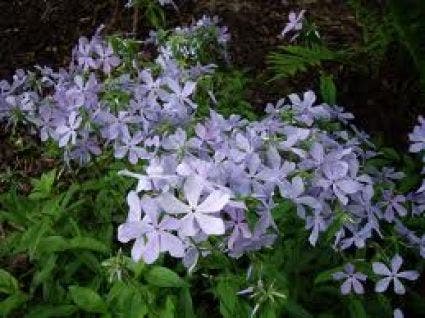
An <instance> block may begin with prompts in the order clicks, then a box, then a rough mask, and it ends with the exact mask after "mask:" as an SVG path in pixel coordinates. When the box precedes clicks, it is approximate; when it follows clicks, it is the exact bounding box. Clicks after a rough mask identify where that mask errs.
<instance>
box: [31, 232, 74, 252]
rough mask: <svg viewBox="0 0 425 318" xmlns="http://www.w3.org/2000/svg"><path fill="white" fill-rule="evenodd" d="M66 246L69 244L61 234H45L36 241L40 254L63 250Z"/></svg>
mask: <svg viewBox="0 0 425 318" xmlns="http://www.w3.org/2000/svg"><path fill="white" fill-rule="evenodd" d="M68 247H69V244H68V242H67V241H66V239H65V238H64V237H63V236H59V235H54V236H47V237H44V238H42V239H41V240H40V242H39V243H38V247H37V252H38V253H40V254H51V253H55V252H61V251H64V250H66V249H67V248H68Z"/></svg>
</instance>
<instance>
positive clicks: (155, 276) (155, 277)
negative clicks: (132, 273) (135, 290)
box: [146, 266, 186, 287]
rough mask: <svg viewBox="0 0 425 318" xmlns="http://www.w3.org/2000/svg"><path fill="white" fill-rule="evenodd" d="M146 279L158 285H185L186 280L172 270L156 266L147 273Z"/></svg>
mask: <svg viewBox="0 0 425 318" xmlns="http://www.w3.org/2000/svg"><path fill="white" fill-rule="evenodd" d="M146 280H147V282H148V283H149V284H151V285H153V286H157V287H184V286H186V282H185V281H184V280H183V279H182V278H181V277H180V276H179V275H177V274H176V273H175V272H173V271H172V270H170V269H168V268H166V267H161V266H155V267H153V268H152V269H151V270H150V271H149V272H148V273H147V274H146Z"/></svg>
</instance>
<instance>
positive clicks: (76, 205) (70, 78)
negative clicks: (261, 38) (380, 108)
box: [0, 0, 425, 318]
mask: <svg viewBox="0 0 425 318" xmlns="http://www.w3.org/2000/svg"><path fill="white" fill-rule="evenodd" d="M353 3H354V2H353ZM394 3H395V4H394V6H392V7H391V9H390V10H392V11H391V12H392V15H391V16H389V17H388V19H394V20H391V21H395V20H397V19H399V20H397V21H402V19H401V18H403V19H404V18H405V15H402V13H401V12H403V11H402V10H403V8H402V7H397V6H396V4H397V3H396V2H394ZM179 5H180V3H179V2H177V1H175V2H174V1H161V0H158V1H156V0H150V1H130V2H128V3H127V4H126V7H127V8H128V10H133V12H134V15H133V17H134V18H135V19H138V18H139V17H140V16H141V15H142V16H144V17H145V18H146V19H147V21H148V22H149V24H150V26H151V27H152V28H154V30H152V31H151V32H149V35H148V37H147V38H145V39H139V38H137V37H135V36H134V34H133V35H127V36H123V35H122V34H121V35H120V34H117V33H116V34H108V33H107V32H106V31H107V30H105V28H104V27H103V26H99V27H98V28H97V29H96V30H95V32H94V34H92V35H85V36H82V37H80V39H79V40H78V43H77V44H76V45H75V46H74V48H73V50H72V52H71V59H70V63H69V64H68V65H64V66H62V67H61V68H55V67H45V66H37V67H35V68H33V69H30V70H18V71H16V73H15V75H14V76H13V77H12V78H11V80H10V81H8V80H3V81H1V82H0V120H1V122H2V124H3V125H4V127H5V129H6V130H7V131H8V133H9V136H10V137H9V138H10V140H12V141H14V143H15V144H21V143H23V141H22V139H20V138H21V137H20V135H22V134H25V135H29V136H30V138H32V139H31V140H32V141H31V142H28V145H27V146H26V147H27V148H30V149H32V150H31V151H33V152H32V153H35V152H36V151H38V152H39V153H42V155H43V156H47V157H49V158H50V159H51V160H52V161H53V162H54V164H53V166H52V167H51V169H50V170H47V171H44V172H43V173H42V174H41V175H39V176H38V177H35V178H32V179H31V182H30V183H31V184H30V187H29V190H28V191H23V189H22V187H20V186H19V180H13V179H14V178H16V176H17V174H15V172H14V171H13V170H8V171H6V172H4V173H3V172H2V174H1V175H2V177H3V179H4V184H5V191H3V193H1V194H0V222H1V223H0V224H1V227H0V237H1V241H0V262H1V263H0V264H1V266H2V268H1V269H0V315H2V316H5V317H66V316H68V317H341V316H343V317H397V318H399V317H420V316H422V315H424V313H425V308H424V305H423V301H422V300H423V297H424V296H423V290H422V289H423V288H422V287H423V282H424V277H423V272H424V265H425V263H424V261H423V258H424V257H425V245H424V244H425V239H424V237H425V223H424V221H423V212H424V210H425V182H424V181H423V178H422V173H423V171H424V169H423V162H424V161H425V159H424V158H425V157H424V155H423V151H424V150H425V120H424V119H423V118H422V117H421V116H419V118H418V121H417V123H415V126H414V128H413V129H412V131H411V133H410V134H409V135H408V136H407V139H408V140H409V148H408V149H406V150H405V151H401V150H395V149H393V148H392V147H389V146H388V145H386V144H384V143H382V142H380V141H379V140H375V139H373V138H372V137H370V136H369V135H368V134H367V133H365V132H364V131H362V130H361V129H360V128H359V127H358V125H356V124H355V121H354V119H355V118H354V115H353V114H352V113H351V112H349V111H346V110H344V108H343V107H341V106H339V105H338V101H339V98H338V96H339V92H338V86H339V83H338V79H337V78H336V76H335V75H334V74H333V73H332V72H331V71H330V68H328V67H327V64H328V63H334V64H332V65H338V64H341V65H345V64H347V63H349V62H348V60H350V59H361V58H363V56H365V55H366V56H369V57H370V56H371V55H369V54H372V53H371V52H370V51H372V50H371V48H370V47H369V46H368V45H365V46H363V47H360V48H353V49H351V48H344V49H341V50H335V49H333V48H328V46H327V44H326V41H325V39H322V36H321V30H320V29H319V28H318V27H317V26H316V25H315V24H314V21H312V20H311V19H310V18H309V13H308V11H305V10H303V9H302V8H298V7H296V8H294V9H293V10H292V11H288V20H287V21H284V23H283V24H282V26H281V29H282V31H281V34H276V36H277V37H278V39H279V41H281V43H282V44H281V46H280V47H279V48H276V50H275V51H273V52H270V55H269V58H268V65H269V70H270V72H271V74H270V78H269V81H270V83H274V82H276V81H278V80H280V79H282V78H293V77H296V76H300V74H301V73H305V72H310V73H311V76H312V77H315V78H317V82H318V85H317V91H316V92H314V91H313V90H311V89H304V88H301V87H300V90H298V91H297V92H295V93H292V94H289V95H288V96H281V98H280V99H277V100H275V101H274V102H270V103H266V104H265V105H264V107H263V111H260V110H258V109H256V108H255V107H254V106H253V103H252V101H251V100H250V99H249V98H247V96H248V95H247V94H246V90H247V87H248V86H249V85H250V83H251V82H253V81H254V79H252V78H250V77H249V74H248V73H247V72H246V70H242V69H238V68H237V67H236V66H235V65H233V64H232V56H231V50H230V47H231V43H232V40H233V39H232V34H231V30H229V29H228V28H227V27H226V25H224V24H223V22H222V21H221V20H220V18H219V17H210V16H208V15H204V16H201V17H199V19H198V20H194V21H193V22H192V23H191V24H189V25H184V26H174V27H169V28H165V27H164V26H165V25H166V20H167V16H169V15H170V14H173V13H175V12H178V10H179ZM354 5H358V6H360V4H359V3H357V2H355V3H354V4H353V6H354ZM356 8H357V9H358V10H360V9H359V8H360V7H356ZM397 17H398V18H397ZM400 19H401V20H400ZM389 23H390V22H389ZM391 23H393V22H391ZM136 24H137V23H136ZM136 24H133V31H135V29H136V28H137V26H136ZM418 28H419V26H418ZM394 30H397V32H398V33H397V32H394V34H397V38H398V37H401V38H402V40H401V41H402V42H403V43H404V45H406V47H407V51H408V52H409V54H410V56H411V57H412V59H413V60H414V61H415V65H416V66H417V67H418V74H419V75H421V74H422V73H421V72H422V71H421V55H420V53H419V51H420V49H419V48H420V46H418V45H417V43H416V42H415V41H416V40H415V39H414V37H412V35H411V34H412V32H411V31H408V30H407V29H403V28H402V29H400V28H397V27H394ZM367 32H371V31H370V30H367ZM134 33H135V32H134ZM391 34H393V33H391ZM400 34H402V35H403V36H401V35H400ZM386 36H388V37H389V36H390V32H388V34H386ZM366 43H367V44H370V43H371V42H366ZM381 44H382V43H381ZM376 54H377V53H376ZM376 58H379V55H378V54H377V55H376ZM418 81H419V82H420V81H421V77H420V76H419V77H418ZM276 85H277V84H276ZM413 124H414V123H412V125H413ZM19 140H20V142H19V143H18V141H19ZM24 140H25V139H24ZM30 153H31V152H30ZM18 179H19V178H18Z"/></svg>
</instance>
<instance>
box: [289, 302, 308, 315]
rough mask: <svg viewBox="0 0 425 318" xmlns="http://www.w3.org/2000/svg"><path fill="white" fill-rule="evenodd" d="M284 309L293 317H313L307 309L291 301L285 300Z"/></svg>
mask: <svg viewBox="0 0 425 318" xmlns="http://www.w3.org/2000/svg"><path fill="white" fill-rule="evenodd" d="M284 308H285V311H286V312H287V313H289V317H294V318H313V315H311V314H310V313H309V312H308V311H307V310H305V309H304V308H303V307H302V306H301V305H299V304H297V303H295V302H292V301H287V302H285V306H284Z"/></svg>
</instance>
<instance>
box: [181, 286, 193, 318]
mask: <svg viewBox="0 0 425 318" xmlns="http://www.w3.org/2000/svg"><path fill="white" fill-rule="evenodd" d="M178 313H179V317H181V318H195V317H196V316H195V313H194V311H193V303H192V295H191V294H190V290H189V288H182V289H181V291H180V298H179V311H178Z"/></svg>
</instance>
